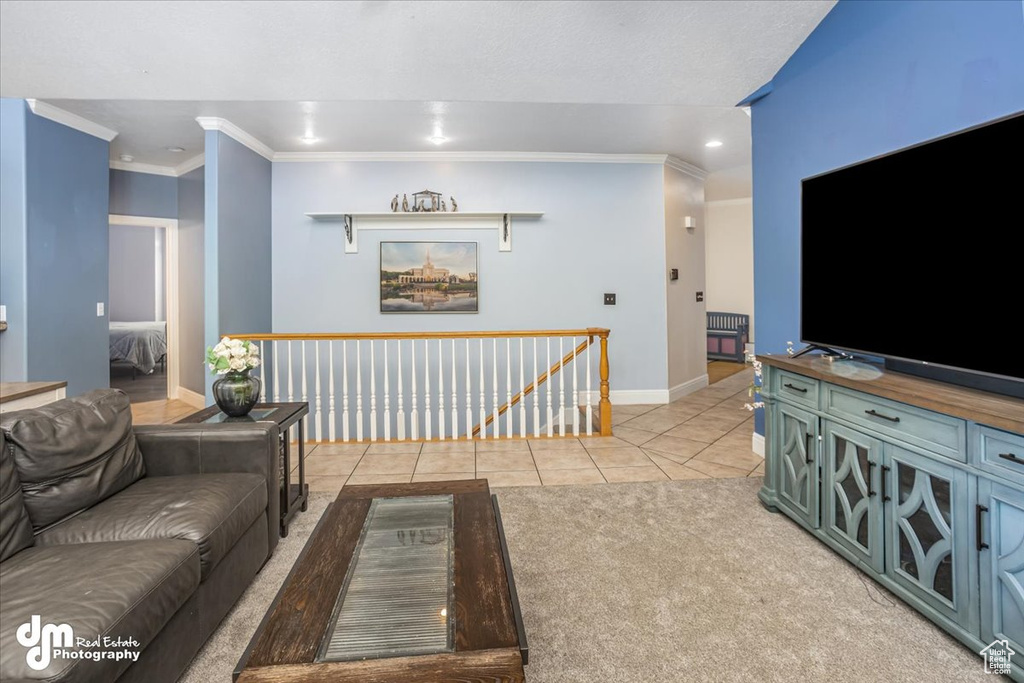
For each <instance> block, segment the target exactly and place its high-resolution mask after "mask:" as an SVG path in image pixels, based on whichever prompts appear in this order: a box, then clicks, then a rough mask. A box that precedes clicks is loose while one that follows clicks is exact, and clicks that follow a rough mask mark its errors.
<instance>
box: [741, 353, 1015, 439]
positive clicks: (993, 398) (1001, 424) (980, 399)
mask: <svg viewBox="0 0 1024 683" xmlns="http://www.w3.org/2000/svg"><path fill="white" fill-rule="evenodd" d="M757 359H758V360H759V361H761V362H762V363H764V364H765V365H771V366H773V367H776V368H780V369H782V370H788V371H789V372H794V373H797V374H799V375H805V376H807V377H813V378H815V379H820V380H823V381H825V382H831V383H832V384H838V385H839V386H843V387H847V388H850V389H856V390H857V391H862V392H864V393H866V394H873V395H875V396H881V397H883V398H888V399H892V400H893V401H899V402H901V403H907V404H910V405H912V406H918V407H919V408H925V409H927V410H934V411H935V412H937V413H943V414H945V415H952V416H954V417H960V418H963V419H965V420H971V421H973V422H979V423H981V424H985V425H989V426H991V427H997V428H999V429H1006V430H1009V431H1011V432H1016V433H1017V434H1024V399H1020V398H1013V397H1010V396H1001V395H999V394H991V393H988V392H986V391H979V390H977V389H968V388H967V387H960V386H956V385H954V384H946V383H945V382H938V381H936V380H932V379H924V378H923V377H914V376H913V375H905V374H903V373H899V372H892V371H891V370H886V369H885V368H884V367H883V366H881V365H880V364H877V363H871V364H870V365H872V366H873V367H875V368H876V369H877V370H878V371H879V372H881V373H882V376H881V377H878V378H876V379H871V380H863V379H854V378H851V377H844V376H842V375H839V374H836V373H834V372H832V364H831V363H829V362H828V361H826V360H824V359H822V358H821V356H804V357H801V358H790V357H789V356H771V355H764V356H758V357H757ZM843 362H847V361H839V364H841V363H843ZM856 362H858V363H864V361H856ZM864 364H867V363H864Z"/></svg>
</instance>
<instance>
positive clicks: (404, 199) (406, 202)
mask: <svg viewBox="0 0 1024 683" xmlns="http://www.w3.org/2000/svg"><path fill="white" fill-rule="evenodd" d="M408 210H409V195H407V194H403V195H402V211H408Z"/></svg>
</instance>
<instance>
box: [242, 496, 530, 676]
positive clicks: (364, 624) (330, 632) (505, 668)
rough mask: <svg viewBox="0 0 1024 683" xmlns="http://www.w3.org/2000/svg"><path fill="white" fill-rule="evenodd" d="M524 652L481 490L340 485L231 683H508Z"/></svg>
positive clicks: (492, 506)
mask: <svg viewBox="0 0 1024 683" xmlns="http://www.w3.org/2000/svg"><path fill="white" fill-rule="evenodd" d="M339 597H340V599H339ZM528 652H529V651H528V648H527V644H526V635H525V632H524V631H523V625H522V618H521V616H520V613H519V604H518V597H517V595H516V589H515V581H514V579H513V577H512V567H511V564H510V563H509V560H508V549H507V547H506V545H505V537H504V532H503V530H502V526H501V515H500V512H499V510H498V503H497V498H496V497H494V496H492V495H491V493H490V490H489V488H488V486H487V481H486V480H484V479H475V480H469V481H445V482H430V483H420V484H387V485H371V486H347V487H345V488H343V489H342V490H341V493H339V494H338V498H337V499H336V500H335V501H334V502H333V503H332V504H331V505H330V506H329V507H328V508H327V510H326V512H325V513H324V515H323V517H322V518H321V519H320V522H319V523H318V524H317V527H316V529H315V530H314V531H313V533H312V535H311V536H310V539H309V541H308V542H307V543H306V547H305V548H304V549H303V551H302V554H301V555H300V556H299V559H298V560H297V561H296V563H295V566H294V567H293V568H292V571H291V573H290V574H289V575H288V578H287V579H285V582H284V585H283V586H282V587H281V590H280V592H279V593H278V595H277V597H276V598H275V599H274V602H273V603H272V604H271V606H270V609H269V610H268V611H267V615H266V616H265V617H264V619H263V622H262V623H261V624H260V626H259V628H258V629H257V630H256V634H255V635H254V636H253V638H252V640H251V641H250V643H249V646H248V648H247V649H246V651H245V653H244V654H243V655H242V658H241V660H240V661H239V662H238V665H237V666H236V667H235V672H234V680H235V681H237V682H238V683H270V682H272V681H273V682H288V683H293V682H294V683H297V682H299V681H318V682H326V683H342V682H345V683H349V682H352V683H355V682H356V681H358V682H359V683H385V682H391V681H394V682H395V683H398V682H401V683H427V682H428V681H429V682H430V683H437V682H439V681H453V682H454V681H507V682H509V683H512V682H519V681H524V680H525V674H524V672H523V665H524V664H526V663H527V658H528Z"/></svg>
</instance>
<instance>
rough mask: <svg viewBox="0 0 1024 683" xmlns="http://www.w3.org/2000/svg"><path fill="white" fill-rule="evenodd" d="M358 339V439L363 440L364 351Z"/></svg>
mask: <svg viewBox="0 0 1024 683" xmlns="http://www.w3.org/2000/svg"><path fill="white" fill-rule="evenodd" d="M361 347H362V344H360V343H359V340H358V339H356V441H362V440H363V352H362V348H361Z"/></svg>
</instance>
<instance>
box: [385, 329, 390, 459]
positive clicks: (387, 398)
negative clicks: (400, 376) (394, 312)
mask: <svg viewBox="0 0 1024 683" xmlns="http://www.w3.org/2000/svg"><path fill="white" fill-rule="evenodd" d="M384 440H385V441H391V377H390V375H389V374H388V340H387V339H385V340H384Z"/></svg>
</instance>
